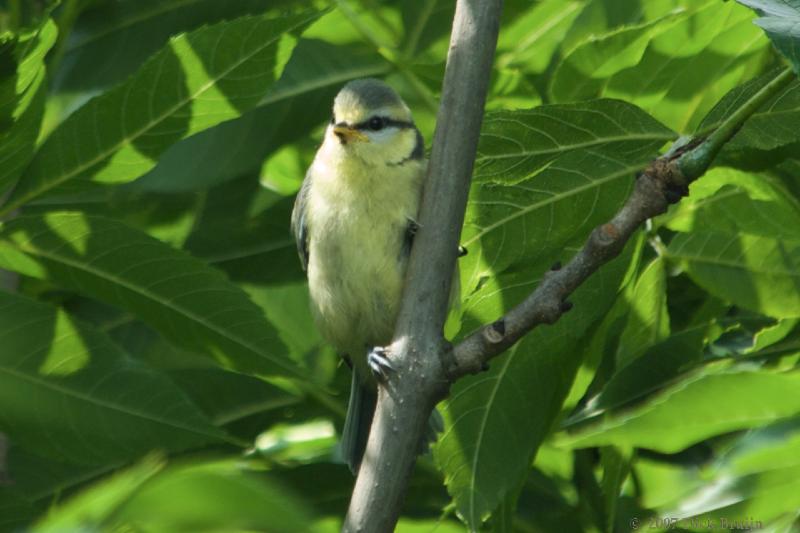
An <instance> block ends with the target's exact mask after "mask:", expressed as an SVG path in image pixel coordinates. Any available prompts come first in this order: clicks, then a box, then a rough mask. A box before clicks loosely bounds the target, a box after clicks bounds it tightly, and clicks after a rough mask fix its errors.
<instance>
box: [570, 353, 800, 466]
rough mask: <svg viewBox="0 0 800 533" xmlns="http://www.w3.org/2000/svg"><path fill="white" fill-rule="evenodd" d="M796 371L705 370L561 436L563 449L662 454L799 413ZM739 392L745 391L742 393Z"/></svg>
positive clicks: (707, 368) (716, 367) (718, 367)
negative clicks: (621, 448) (614, 447)
mask: <svg viewBox="0 0 800 533" xmlns="http://www.w3.org/2000/svg"><path fill="white" fill-rule="evenodd" d="M798 387H800V372H796V371H795V372H784V373H779V372H767V371H758V370H756V369H753V368H748V367H744V366H743V367H741V368H737V367H734V368H730V369H725V367H724V365H723V366H720V365H717V366H713V365H712V366H708V367H706V368H705V369H701V370H698V371H696V372H694V373H693V374H691V375H688V376H685V377H684V378H683V379H682V380H681V381H680V382H679V383H676V384H675V385H673V386H671V387H668V388H666V389H664V390H662V391H660V392H659V393H658V394H656V395H654V396H652V397H650V398H648V400H647V401H645V402H643V403H642V404H640V405H638V406H637V407H635V408H631V409H623V410H620V411H619V412H617V413H615V414H614V415H613V416H608V417H606V418H605V419H603V420H602V421H601V422H598V423H596V424H591V425H589V426H588V427H586V428H584V429H580V430H578V431H576V432H573V433H570V434H567V435H562V436H561V438H560V439H559V443H560V444H561V445H563V446H569V447H577V448H582V447H586V446H597V445H610V444H614V445H626V446H633V447H640V448H649V449H652V450H658V451H661V452H666V453H674V452H677V451H680V450H682V449H684V448H686V447H687V446H689V445H691V444H694V443H696V442H698V441H700V440H703V439H705V438H708V437H711V436H714V435H719V434H721V433H727V432H729V431H734V430H737V429H745V428H748V427H758V426H762V425H766V424H769V423H771V422H774V421H776V420H780V419H782V418H787V417H790V416H794V415H797V414H798V413H800V395H798V394H796V391H797V390H800V389H798ZM741 391H747V394H742V393H741Z"/></svg>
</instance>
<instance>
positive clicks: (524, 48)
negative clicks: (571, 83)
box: [497, 0, 584, 73]
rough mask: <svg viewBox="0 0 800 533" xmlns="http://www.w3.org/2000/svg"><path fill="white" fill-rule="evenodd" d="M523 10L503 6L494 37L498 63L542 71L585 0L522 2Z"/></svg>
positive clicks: (536, 71)
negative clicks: (498, 29)
mask: <svg viewBox="0 0 800 533" xmlns="http://www.w3.org/2000/svg"><path fill="white" fill-rule="evenodd" d="M524 5H525V7H526V8H527V9H526V10H525V11H522V12H519V11H517V10H514V9H513V7H512V8H511V9H509V8H508V6H507V7H505V8H504V19H503V21H502V22H503V24H502V28H503V31H501V32H500V37H499V38H498V40H497V64H498V65H499V66H501V67H519V68H522V69H523V70H525V71H526V72H534V73H540V72H543V71H544V70H545V69H546V68H547V65H548V63H549V62H550V58H551V56H552V55H553V53H554V52H555V51H556V49H557V48H558V46H559V45H560V44H561V40H562V39H563V37H564V35H565V34H566V32H567V30H568V29H569V27H570V25H571V24H572V21H573V20H575V17H576V16H577V15H578V14H579V13H580V12H581V9H582V8H583V6H584V2H580V1H576V0H571V1H567V2H565V1H564V0H545V1H543V2H538V3H535V4H532V5H531V4H530V3H528V2H524Z"/></svg>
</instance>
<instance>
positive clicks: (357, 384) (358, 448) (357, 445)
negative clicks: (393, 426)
mask: <svg viewBox="0 0 800 533" xmlns="http://www.w3.org/2000/svg"><path fill="white" fill-rule="evenodd" d="M377 400H378V396H377V394H376V392H375V391H374V390H372V389H371V388H369V387H366V386H364V384H362V383H361V380H360V379H358V375H357V373H356V372H353V383H352V385H351V386H350V401H349V402H348V403H347V415H346V416H345V419H344V429H342V443H341V447H342V456H343V457H344V460H345V462H346V463H347V466H349V467H350V471H351V472H352V473H353V475H355V474H356V472H358V466H359V465H360V464H361V458H362V457H363V456H364V450H365V449H366V447H367V437H368V436H369V428H370V426H372V416H373V415H374V414H375V403H376V402H377Z"/></svg>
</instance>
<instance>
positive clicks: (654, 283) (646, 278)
mask: <svg viewBox="0 0 800 533" xmlns="http://www.w3.org/2000/svg"><path fill="white" fill-rule="evenodd" d="M668 336H669V314H668V312H667V274H666V271H665V265H664V260H663V259H660V258H657V259H655V260H653V261H652V262H650V264H649V265H647V266H646V267H645V268H644V271H643V272H642V273H641V275H640V276H639V279H638V280H637V281H636V286H635V288H634V291H633V294H632V295H631V302H630V310H629V311H628V321H627V323H626V325H625V329H624V330H623V331H622V335H621V337H620V340H619V347H618V348H617V365H618V366H620V367H622V366H625V365H626V364H628V363H630V362H631V361H633V360H634V359H636V358H637V357H639V355H641V353H642V352H643V351H644V350H646V349H647V348H648V347H649V346H652V345H653V344H656V343H657V342H659V341H661V340H664V339H665V338H667V337H668Z"/></svg>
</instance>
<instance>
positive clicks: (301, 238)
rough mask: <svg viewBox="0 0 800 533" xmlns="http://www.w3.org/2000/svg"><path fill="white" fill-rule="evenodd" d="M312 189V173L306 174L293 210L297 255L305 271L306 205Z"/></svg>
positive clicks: (306, 253) (306, 246) (306, 247)
mask: <svg viewBox="0 0 800 533" xmlns="http://www.w3.org/2000/svg"><path fill="white" fill-rule="evenodd" d="M310 188H311V172H307V173H306V177H305V179H304V180H303V185H302V186H301V187H300V191H299V192H298V193H297V197H296V198H295V200H294V209H293V210H292V234H293V235H294V240H295V242H296V243H297V253H298V255H299V256H300V263H301V264H302V265H303V270H306V268H308V224H307V222H306V205H307V204H308V191H309V189H310Z"/></svg>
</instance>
